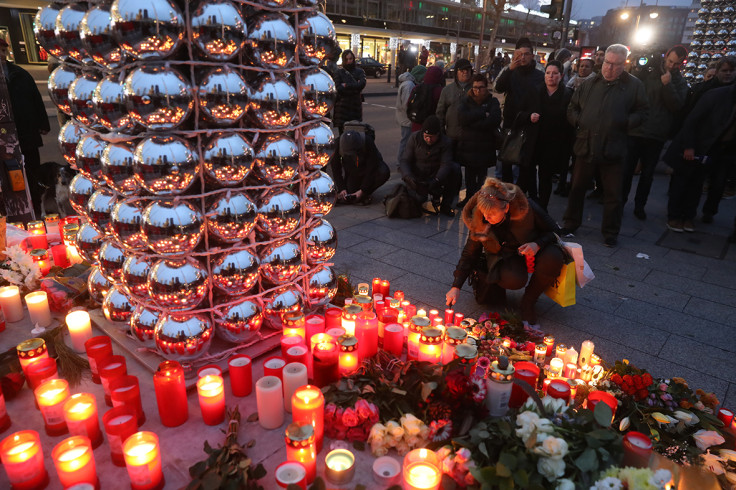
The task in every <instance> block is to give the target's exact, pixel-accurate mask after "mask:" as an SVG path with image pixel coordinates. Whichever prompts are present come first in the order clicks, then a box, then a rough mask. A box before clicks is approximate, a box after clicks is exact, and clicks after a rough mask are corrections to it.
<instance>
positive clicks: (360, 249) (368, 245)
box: [350, 239, 399, 260]
mask: <svg viewBox="0 0 736 490" xmlns="http://www.w3.org/2000/svg"><path fill="white" fill-rule="evenodd" d="M397 250H399V247H397V246H395V245H391V244H390V243H386V242H379V241H378V240H367V239H363V240H362V241H361V242H360V243H357V244H355V245H353V246H352V247H350V251H351V252H353V253H356V254H360V255H365V256H366V257H371V258H373V259H377V260H381V259H382V258H383V257H385V256H386V255H389V254H391V253H393V252H396V251H397Z"/></svg>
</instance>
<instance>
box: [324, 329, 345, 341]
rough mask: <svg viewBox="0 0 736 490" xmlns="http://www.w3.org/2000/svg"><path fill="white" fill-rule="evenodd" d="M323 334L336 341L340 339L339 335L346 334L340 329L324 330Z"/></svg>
mask: <svg viewBox="0 0 736 490" xmlns="http://www.w3.org/2000/svg"><path fill="white" fill-rule="evenodd" d="M325 333H326V334H327V335H329V336H330V337H332V338H333V339H336V338H338V337H340V336H341V335H345V334H346V333H347V332H346V331H345V329H344V328H342V327H332V328H328V329H327V330H325Z"/></svg>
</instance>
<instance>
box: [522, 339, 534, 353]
mask: <svg viewBox="0 0 736 490" xmlns="http://www.w3.org/2000/svg"><path fill="white" fill-rule="evenodd" d="M535 347H536V344H535V343H534V342H527V343H526V344H524V348H523V350H525V351H527V352H529V353H530V354H532V353H534V348H535Z"/></svg>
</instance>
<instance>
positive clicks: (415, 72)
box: [409, 65, 427, 83]
mask: <svg viewBox="0 0 736 490" xmlns="http://www.w3.org/2000/svg"><path fill="white" fill-rule="evenodd" d="M409 73H411V76H413V77H414V81H416V82H417V83H422V80H424V74H425V73H427V67H426V66H424V65H417V66H415V67H414V68H412V69H411V71H410V72H409Z"/></svg>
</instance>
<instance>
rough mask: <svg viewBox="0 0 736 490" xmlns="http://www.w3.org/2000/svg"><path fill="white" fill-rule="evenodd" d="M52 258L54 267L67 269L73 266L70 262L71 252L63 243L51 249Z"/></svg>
mask: <svg viewBox="0 0 736 490" xmlns="http://www.w3.org/2000/svg"><path fill="white" fill-rule="evenodd" d="M51 256H52V257H53V258H54V265H56V266H58V267H62V268H64V269H66V268H67V267H69V266H70V265H72V263H71V261H70V260H69V252H68V250H67V247H66V245H64V244H63V243H61V244H59V245H54V246H53V247H51Z"/></svg>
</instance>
